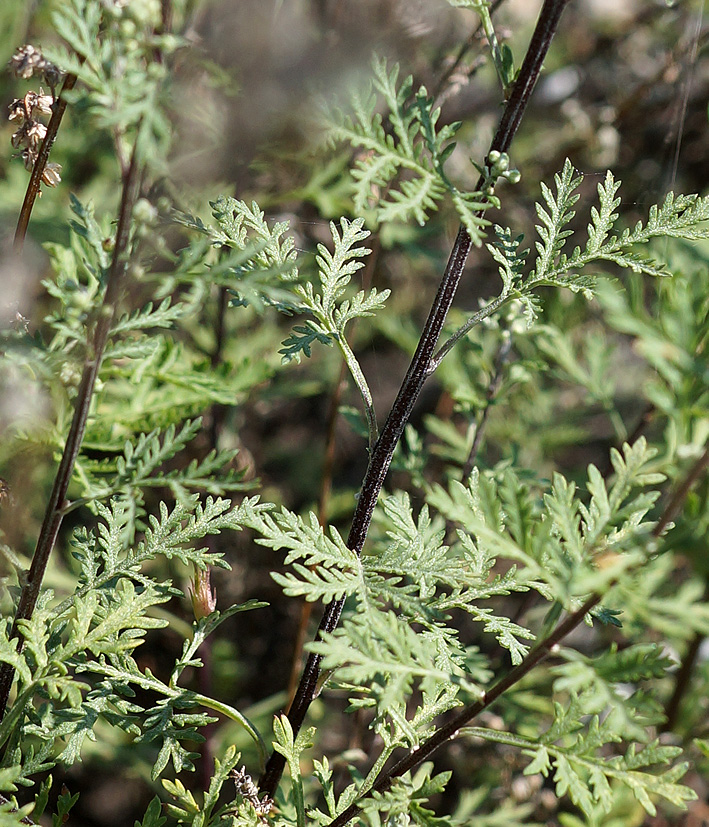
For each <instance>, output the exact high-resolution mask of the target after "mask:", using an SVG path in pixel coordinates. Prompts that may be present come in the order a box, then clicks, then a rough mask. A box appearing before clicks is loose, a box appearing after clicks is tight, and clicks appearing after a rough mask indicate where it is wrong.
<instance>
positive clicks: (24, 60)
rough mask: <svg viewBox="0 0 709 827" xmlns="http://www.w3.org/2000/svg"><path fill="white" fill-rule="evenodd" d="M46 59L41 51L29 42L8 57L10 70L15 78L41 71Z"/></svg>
mask: <svg viewBox="0 0 709 827" xmlns="http://www.w3.org/2000/svg"><path fill="white" fill-rule="evenodd" d="M45 64H46V61H45V59H44V57H43V56H42V53H41V52H40V51H39V50H38V49H35V47H34V46H31V45H30V44H29V43H28V44H26V45H25V46H20V48H19V49H18V50H17V51H16V52H15V54H14V55H13V56H12V57H11V58H10V64H9V66H10V71H11V72H12V74H13V75H14V76H15V77H17V78H25V79H26V78H31V77H32V75H34V74H35V73H36V72H41V71H42V70H43V68H44V65H45Z"/></svg>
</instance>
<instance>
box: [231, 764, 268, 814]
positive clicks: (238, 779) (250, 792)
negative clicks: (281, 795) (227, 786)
mask: <svg viewBox="0 0 709 827" xmlns="http://www.w3.org/2000/svg"><path fill="white" fill-rule="evenodd" d="M231 779H232V781H233V782H234V786H235V787H236V790H235V792H236V798H237V799H240V800H241V801H248V802H249V804H251V806H252V807H253V808H254V810H255V811H256V815H257V816H258V817H259V820H260V821H261V822H262V823H263V824H266V823H267V821H266V817H267V816H268V814H269V813H270V812H271V810H272V809H273V799H271V798H269V797H268V796H264V797H263V798H259V797H258V787H257V786H256V784H254V782H253V780H252V778H251V776H250V775H248V773H247V772H246V769H245V768H244V767H242V768H241V769H239V770H232V773H231Z"/></svg>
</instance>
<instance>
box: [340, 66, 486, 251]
mask: <svg viewBox="0 0 709 827" xmlns="http://www.w3.org/2000/svg"><path fill="white" fill-rule="evenodd" d="M372 69H373V79H372V87H373V91H370V92H366V93H360V92H355V93H354V94H353V95H352V97H351V101H350V103H351V108H352V114H351V115H350V114H345V113H344V112H343V111H341V110H337V109H335V110H332V111H330V112H329V113H328V116H327V120H328V123H329V128H330V134H331V138H332V140H333V141H346V142H348V143H350V144H351V145H352V146H353V147H355V148H357V149H359V150H360V152H359V154H358V157H357V159H356V161H355V164H354V168H353V170H352V178H353V182H354V184H353V187H354V203H355V209H356V211H357V212H359V213H362V212H365V211H367V210H371V209H373V210H374V214H375V216H376V219H377V221H378V222H381V223H386V222H390V221H408V220H409V219H412V218H413V219H414V220H415V221H417V222H418V223H419V224H425V223H426V221H427V220H428V217H429V215H430V213H431V212H433V211H434V210H437V209H438V208H439V205H440V202H441V201H442V200H443V198H444V197H445V196H446V195H447V196H448V197H449V198H450V199H451V201H452V203H453V206H454V207H455V210H456V212H457V213H458V216H459V218H460V221H461V223H462V224H463V225H464V226H465V228H466V229H467V231H468V233H469V234H470V237H471V239H473V241H474V243H476V244H480V243H481V240H482V236H483V231H484V228H485V226H486V225H487V224H488V223H489V222H488V221H486V220H485V219H484V218H482V216H481V211H484V210H486V209H487V208H488V207H490V206H493V205H496V204H498V203H499V202H498V201H497V199H496V197H495V196H493V195H491V194H490V192H489V190H488V191H485V192H483V191H472V192H467V191H465V190H461V189H459V188H458V187H456V186H455V184H453V183H452V182H451V180H450V179H449V177H448V175H447V174H446V171H445V163H446V161H447V160H448V158H449V157H450V155H451V153H452V152H453V150H454V149H455V146H456V144H455V141H454V140H453V138H454V137H455V134H456V132H457V131H458V129H459V128H460V126H461V124H460V123H452V124H445V125H444V126H439V125H438V120H439V118H440V114H441V111H440V108H439V107H436V106H435V104H434V102H433V100H432V99H431V98H429V97H428V93H427V91H426V89H425V88H424V87H421V88H420V89H419V90H418V91H417V92H414V89H413V78H412V77H411V76H409V77H407V78H406V79H405V80H404V81H403V82H402V83H401V84H398V85H397V81H398V78H399V66H398V64H395V65H394V66H393V67H392V68H391V69H389V67H388V66H387V63H386V61H385V60H382V59H379V58H377V57H375V58H374V61H373V63H372ZM377 93H378V94H379V95H380V96H381V98H382V99H383V101H384V103H385V104H386V116H385V118H383V117H382V115H381V114H380V113H379V112H378V99H377ZM492 183H494V182H492Z"/></svg>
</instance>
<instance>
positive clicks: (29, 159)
mask: <svg viewBox="0 0 709 827" xmlns="http://www.w3.org/2000/svg"><path fill="white" fill-rule="evenodd" d="M13 137H14V135H13ZM22 160H23V161H24V164H25V169H26V170H28V171H29V172H32V170H33V169H34V162H35V161H36V160H37V153H36V152H35V151H34V150H33V149H23V150H22Z"/></svg>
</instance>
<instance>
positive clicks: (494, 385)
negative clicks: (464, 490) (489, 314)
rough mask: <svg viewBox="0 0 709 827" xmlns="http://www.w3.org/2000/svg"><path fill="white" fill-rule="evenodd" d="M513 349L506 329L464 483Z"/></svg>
mask: <svg viewBox="0 0 709 827" xmlns="http://www.w3.org/2000/svg"><path fill="white" fill-rule="evenodd" d="M511 350H512V335H511V333H510V332H509V331H508V330H506V331H505V333H504V338H503V340H502V343H501V344H500V347H499V348H498V351H497V353H496V354H495V361H494V364H493V374H492V378H491V379H490V384H489V385H488V387H487V393H486V394H485V406H484V408H483V412H482V416H481V417H480V422H478V425H477V428H476V429H475V437H474V439H473V444H472V446H471V448H470V453H469V454H468V459H467V460H466V462H465V467H464V468H463V483H466V482H467V481H468V477H469V476H470V473H471V472H472V470H473V466H474V465H475V460H476V459H477V456H478V451H479V450H480V444H481V442H482V439H483V433H484V432H485V426H486V425H487V421H488V418H489V416H490V411H491V410H492V406H493V403H494V402H495V398H496V397H497V394H498V392H499V390H500V385H501V384H502V374H503V371H504V369H505V365H506V364H507V360H508V359H509V356H510V351H511Z"/></svg>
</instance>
